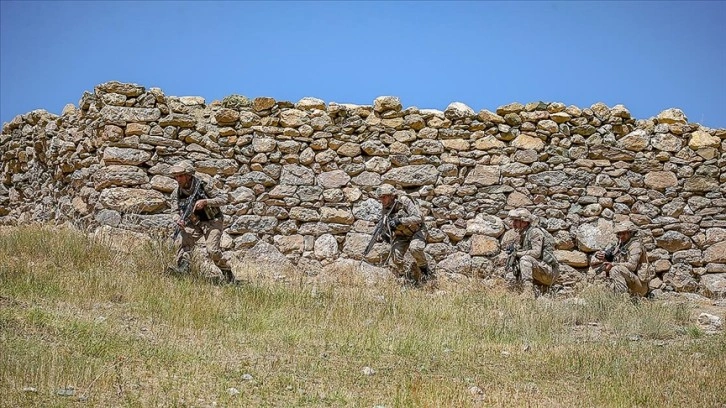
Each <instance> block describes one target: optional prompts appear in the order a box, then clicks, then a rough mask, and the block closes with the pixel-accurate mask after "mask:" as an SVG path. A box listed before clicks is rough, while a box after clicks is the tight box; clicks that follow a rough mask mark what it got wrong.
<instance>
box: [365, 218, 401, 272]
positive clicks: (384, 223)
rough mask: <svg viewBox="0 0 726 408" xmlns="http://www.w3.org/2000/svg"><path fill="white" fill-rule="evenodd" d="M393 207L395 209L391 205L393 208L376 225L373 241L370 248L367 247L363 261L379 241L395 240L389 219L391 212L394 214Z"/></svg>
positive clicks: (369, 244)
mask: <svg viewBox="0 0 726 408" xmlns="http://www.w3.org/2000/svg"><path fill="white" fill-rule="evenodd" d="M393 207H395V205H391V208H390V209H389V210H388V212H387V213H385V214H383V216H382V217H381V219H380V220H378V224H376V227H375V228H374V229H373V233H372V234H371V240H370V241H369V242H368V246H366V249H365V250H364V251H363V259H365V257H366V256H368V253H369V252H371V249H373V245H375V244H376V242H378V241H379V239H381V238H384V239H386V238H388V239H389V240H390V239H392V238H393V237H392V236H391V235H392V234H393V232H392V231H388V217H390V215H391V212H393ZM384 232H385V234H384Z"/></svg>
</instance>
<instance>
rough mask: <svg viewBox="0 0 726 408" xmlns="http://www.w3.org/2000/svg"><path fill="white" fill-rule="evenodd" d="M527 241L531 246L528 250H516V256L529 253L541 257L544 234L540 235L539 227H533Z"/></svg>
mask: <svg viewBox="0 0 726 408" xmlns="http://www.w3.org/2000/svg"><path fill="white" fill-rule="evenodd" d="M529 242H530V245H531V247H532V248H531V249H528V250H522V251H517V256H518V257H523V256H525V255H529V256H531V257H533V258H535V259H542V246H543V245H544V235H542V231H540V230H539V228H535V229H534V230H533V231H532V232H531V233H530V234H529Z"/></svg>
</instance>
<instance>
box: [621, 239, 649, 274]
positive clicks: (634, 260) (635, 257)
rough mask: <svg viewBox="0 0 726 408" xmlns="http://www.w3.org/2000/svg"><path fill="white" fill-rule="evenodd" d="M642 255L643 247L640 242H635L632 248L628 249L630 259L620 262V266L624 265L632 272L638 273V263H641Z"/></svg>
mask: <svg viewBox="0 0 726 408" xmlns="http://www.w3.org/2000/svg"><path fill="white" fill-rule="evenodd" d="M642 253H643V247H642V246H641V245H640V243H639V242H634V243H633V244H632V245H630V248H628V257H627V258H626V259H625V260H624V261H623V262H618V265H623V266H625V267H626V268H628V270H629V271H630V272H633V273H637V271H638V262H640V256H641V254H642Z"/></svg>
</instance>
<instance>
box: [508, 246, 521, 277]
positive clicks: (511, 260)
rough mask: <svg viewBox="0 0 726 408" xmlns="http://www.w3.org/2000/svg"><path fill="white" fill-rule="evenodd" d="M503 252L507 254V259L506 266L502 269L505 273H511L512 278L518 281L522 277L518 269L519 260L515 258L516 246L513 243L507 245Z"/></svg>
mask: <svg viewBox="0 0 726 408" xmlns="http://www.w3.org/2000/svg"><path fill="white" fill-rule="evenodd" d="M504 251H505V252H506V253H507V254H509V256H508V257H507V265H506V266H505V267H504V268H505V270H506V271H507V272H512V274H513V275H514V277H515V278H516V279H517V280H519V279H520V278H521V276H522V271H521V270H520V269H519V258H517V246H516V244H515V243H514V242H512V243H511V244H509V245H508V246H507V248H505V249H504Z"/></svg>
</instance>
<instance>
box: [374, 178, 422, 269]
mask: <svg viewBox="0 0 726 408" xmlns="http://www.w3.org/2000/svg"><path fill="white" fill-rule="evenodd" d="M378 199H379V200H380V202H381V205H383V210H382V214H381V216H382V217H386V216H387V217H388V221H387V234H386V235H388V237H389V239H390V242H391V260H392V261H393V264H394V265H395V266H396V268H397V269H398V270H399V271H401V270H403V267H404V257H405V255H406V251H410V252H411V256H413V259H414V260H415V261H416V265H417V266H418V268H419V270H420V271H421V276H420V278H419V279H418V281H419V283H422V282H425V281H427V280H429V279H431V278H433V273H432V272H431V271H430V270H429V266H428V261H427V260H426V254H425V253H424V248H425V247H426V235H425V231H424V222H423V215H422V214H421V210H420V209H419V207H418V205H416V203H415V202H414V201H413V200H412V199H411V198H410V197H408V196H405V195H399V194H398V191H397V190H396V188H395V187H393V186H392V185H390V184H382V185H381V186H380V187H378Z"/></svg>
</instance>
